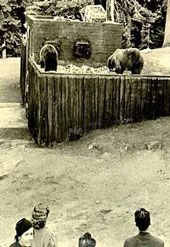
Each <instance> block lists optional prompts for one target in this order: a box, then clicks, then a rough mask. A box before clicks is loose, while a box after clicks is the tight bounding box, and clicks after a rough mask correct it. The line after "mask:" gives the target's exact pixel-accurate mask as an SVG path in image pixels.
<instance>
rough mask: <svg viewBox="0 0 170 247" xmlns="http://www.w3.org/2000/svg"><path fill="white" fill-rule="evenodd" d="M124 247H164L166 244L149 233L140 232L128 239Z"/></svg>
mask: <svg viewBox="0 0 170 247" xmlns="http://www.w3.org/2000/svg"><path fill="white" fill-rule="evenodd" d="M124 247H164V242H163V241H162V240H161V239H159V238H156V237H154V236H152V235H151V234H150V233H149V232H139V234H138V235H136V236H133V237H130V238H128V239H126V240H125V242H124Z"/></svg>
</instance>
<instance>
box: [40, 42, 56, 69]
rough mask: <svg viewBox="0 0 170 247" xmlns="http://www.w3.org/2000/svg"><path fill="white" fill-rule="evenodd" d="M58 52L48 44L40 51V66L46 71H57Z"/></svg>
mask: <svg viewBox="0 0 170 247" xmlns="http://www.w3.org/2000/svg"><path fill="white" fill-rule="evenodd" d="M57 65H58V52H57V49H56V48H55V47H54V46H53V45H51V44H46V45H44V46H43V47H42V48H41V50H40V66H41V68H44V70H45V71H57Z"/></svg>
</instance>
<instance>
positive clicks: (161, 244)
mask: <svg viewBox="0 0 170 247" xmlns="http://www.w3.org/2000/svg"><path fill="white" fill-rule="evenodd" d="M150 236H151V238H152V240H153V241H154V242H155V243H158V244H160V246H164V241H163V240H162V239H160V238H158V237H155V236H153V235H152V234H150Z"/></svg>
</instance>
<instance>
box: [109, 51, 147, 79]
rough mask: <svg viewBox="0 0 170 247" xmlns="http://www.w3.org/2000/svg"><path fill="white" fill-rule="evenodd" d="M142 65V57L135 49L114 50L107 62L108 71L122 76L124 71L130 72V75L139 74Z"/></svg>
mask: <svg viewBox="0 0 170 247" xmlns="http://www.w3.org/2000/svg"><path fill="white" fill-rule="evenodd" d="M143 65H144V60H143V57H142V56H141V54H140V51H139V49H137V48H127V49H116V50H115V52H114V53H113V54H112V55H111V56H110V57H109V58H108V60H107V67H108V68H109V70H110V71H113V70H114V71H115V72H116V73H118V74H123V72H124V71H125V70H130V71H131V73H132V74H140V73H141V71H142V68H143Z"/></svg>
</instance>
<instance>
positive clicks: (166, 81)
mask: <svg viewBox="0 0 170 247" xmlns="http://www.w3.org/2000/svg"><path fill="white" fill-rule="evenodd" d="M28 65H29V66H28V71H29V77H28V78H29V98H28V104H29V108H28V126H29V129H30V132H31V135H32V136H33V138H34V139H35V141H36V142H37V143H38V144H39V145H40V146H51V145H54V144H55V143H58V142H63V141H65V140H75V139H78V138H79V137H81V136H82V135H83V133H86V132H88V131H89V130H92V129H98V128H106V127H109V126H111V125H113V124H114V123H122V122H123V123H127V122H136V121H140V120H142V119H155V118H157V117H160V116H169V115H170V77H160V76H154V77H151V76H124V75H123V76H121V75H119V76H114V75H111V74H108V75H80V74H77V75H75V74H73V75H64V74H58V73H42V72H40V71H39V69H38V67H37V66H36V65H35V63H34V62H32V61H29V64H28Z"/></svg>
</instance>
